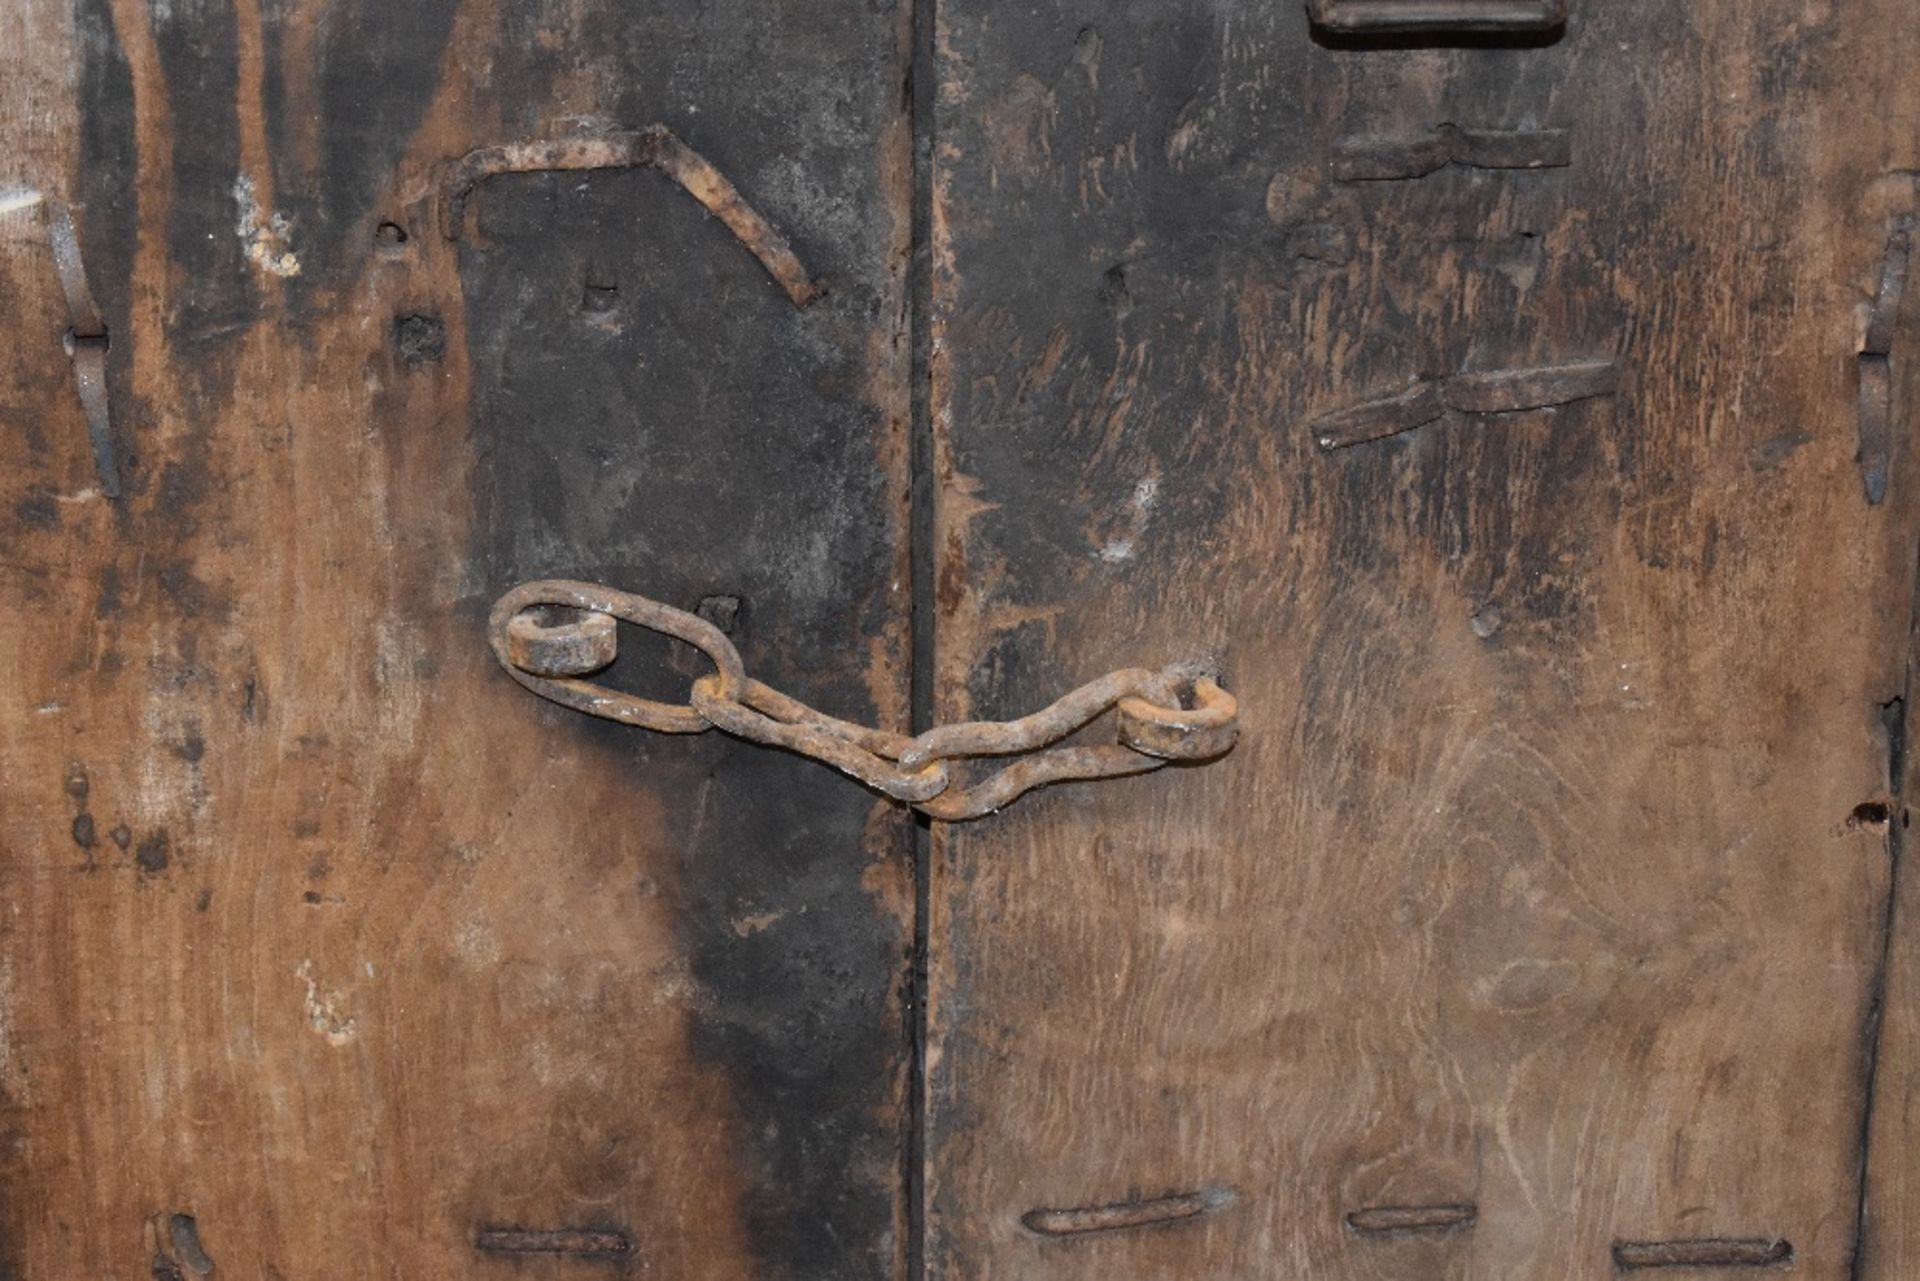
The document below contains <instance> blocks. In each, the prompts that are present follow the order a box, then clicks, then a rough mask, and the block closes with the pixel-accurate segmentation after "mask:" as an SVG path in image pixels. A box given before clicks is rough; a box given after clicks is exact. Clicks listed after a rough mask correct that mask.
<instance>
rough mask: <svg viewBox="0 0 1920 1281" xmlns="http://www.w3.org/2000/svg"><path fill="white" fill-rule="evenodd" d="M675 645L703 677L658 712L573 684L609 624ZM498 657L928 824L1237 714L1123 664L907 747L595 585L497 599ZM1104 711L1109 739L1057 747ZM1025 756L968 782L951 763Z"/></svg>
mask: <svg viewBox="0 0 1920 1281" xmlns="http://www.w3.org/2000/svg"><path fill="white" fill-rule="evenodd" d="M617 619H624V620H626V621H627V622H630V623H633V624H635V625H637V626H640V627H645V628H647V629H648V630H650V631H654V632H658V633H660V634H661V635H664V636H671V637H673V638H674V639H676V640H682V641H685V642H686V643H687V644H689V645H691V646H693V647H694V648H695V649H698V650H699V651H700V652H701V653H702V654H704V655H706V657H707V659H708V660H709V661H710V662H712V664H713V668H714V670H713V671H712V672H711V673H709V674H707V675H705V676H701V677H699V678H698V679H696V680H695V681H694V682H693V688H692V690H691V691H690V692H689V694H688V699H687V702H686V703H684V704H675V703H661V702H657V701H655V700H653V699H649V698H642V697H640V696H639V695H637V694H628V693H624V692H622V691H619V690H615V689H609V688H608V687H606V686H604V685H598V684H595V683H594V682H592V681H589V680H586V679H583V678H584V677H586V676H589V675H591V674H592V673H594V672H596V671H599V670H600V669H602V668H604V667H606V666H607V665H609V664H610V663H612V662H613V660H614V659H615V657H617V656H618V653H619V641H618V637H617V634H616V625H615V620H617ZM488 630H489V637H490V639H491V641H492V644H493V652H494V655H495V657H497V658H498V659H499V660H500V665H501V666H502V667H505V668H506V669H507V673H508V674H509V675H510V676H512V677H513V679H515V680H516V681H519V682H520V684H522V685H524V686H525V687H526V688H528V689H530V690H532V691H533V692H534V693H536V694H538V695H540V696H541V697H542V698H546V699H551V700H552V701H553V702H556V703H559V704H560V705H561V706H563V707H570V708H572V709H574V710H575V711H579V712H585V713H587V714H588V715H589V716H600V717H604V718H605V719H607V720H613V721H619V722H621V723H623V724H627V725H639V726H642V727H644V728H646V729H651V730H658V731H659V732H661V733H665V734H697V733H700V732H702V731H704V730H707V729H713V728H717V729H721V730H724V731H725V732H727V733H728V734H731V735H733V736H734V737H736V738H743V739H746V740H748V741H750V742H755V743H765V744H768V745H770V746H774V747H783V748H786V749H788V750H789V751H794V752H798V753H800V754H802V755H805V756H810V757H812V758H814V759H815V760H819V761H823V762H825V763H826V764H828V765H831V766H833V767H834V768H835V769H838V770H840V771H841V772H842V773H845V774H849V775H852V776H853V777H854V778H857V779H859V780H860V781H861V782H862V783H865V784H866V785H867V786H868V787H871V788H873V789H874V790H875V791H878V792H880V793H882V794H884V795H886V796H890V797H892V798H894V799H895V800H899V801H905V802H906V803H907V804H909V805H911V806H913V807H914V808H915V809H917V810H919V811H920V812H921V813H923V814H926V815H928V816H929V817H931V818H938V819H945V820H948V821H953V822H957V821H961V820H965V819H971V818H979V817H981V816H982V815H986V814H991V813H993V812H994V811H996V810H999V809H1001V808H1003V807H1005V806H1006V805H1008V804H1010V803H1011V802H1012V801H1014V800H1015V799H1017V798H1018V797H1020V796H1021V795H1023V794H1024V793H1026V792H1029V791H1032V790H1033V789H1034V788H1036V787H1044V786H1046V785H1047V784H1049V783H1060V782H1066V781H1069V780H1084V779H1097V778H1119V777H1122V776H1125V775H1129V774H1144V773H1147V772H1148V771H1150V770H1156V769H1160V768H1162V767H1163V766H1166V765H1169V764H1172V763H1174V762H1176V761H1185V762H1194V761H1206V760H1212V759H1214V758H1216V757H1219V756H1222V755H1224V754H1225V753H1226V752H1227V751H1228V750H1229V749H1231V748H1232V747H1233V743H1234V739H1235V737H1236V736H1237V734H1238V733H1239V704H1238V703H1237V702H1236V701H1235V699H1234V697H1233V695H1232V694H1230V693H1228V692H1227V691H1226V690H1224V689H1222V688H1220V685H1219V683H1218V682H1217V681H1216V680H1215V679H1214V678H1213V677H1212V676H1211V675H1210V674H1207V673H1205V672H1203V671H1200V670H1198V669H1196V668H1191V667H1180V666H1175V667H1169V668H1166V669H1163V670H1161V671H1157V672H1156V671H1150V670H1148V669H1145V668H1137V667H1134V668H1124V669H1122V670H1120V671H1117V672H1112V673H1109V674H1108V675H1106V676H1103V677H1101V678H1100V679H1098V680H1095V681H1089V682H1088V683H1087V684H1085V685H1082V686H1081V687H1080V688H1078V689H1076V690H1074V691H1073V692H1072V693H1070V694H1068V695H1066V696H1065V697H1063V698H1060V699H1058V700H1056V701H1054V702H1053V703H1051V704H1050V705H1048V706H1047V707H1045V708H1042V709H1041V710H1040V711H1037V712H1034V713H1032V714H1031V715H1028V716H1022V717H1020V718H1019V719H1017V720H1011V721H966V722H963V723H961V724H956V725H943V726H940V727H938V728H936V729H930V730H928V731H926V732H925V733H923V734H920V735H918V736H915V737H909V736H908V735H905V734H896V733H893V732H891V731H888V730H883V729H875V728H872V727H870V726H865V725H857V724H855V723H853V722H852V721H844V720H840V719H839V718H837V717H833V716H829V715H827V714H826V713H824V712H821V711H818V710H816V709H814V708H812V707H809V706H807V704H805V703H803V702H801V701H800V700H798V699H796V698H791V697H789V696H788V695H786V694H783V693H781V692H780V691H779V690H776V689H774V688H772V687H771V686H769V685H764V684H762V683H761V682H759V681H757V680H754V679H753V678H751V677H750V676H748V675H747V674H746V671H745V668H744V667H743V666H742V664H741V661H740V653H739V651H738V650H736V649H735V648H734V646H733V642H732V641H731V640H729V639H728V638H727V635H726V633H724V632H722V631H721V630H720V629H719V628H718V627H715V626H714V625H713V624H712V623H710V622H708V621H707V620H706V619H704V618H701V617H700V616H699V615H698V614H690V613H688V612H686V611H685V610H680V609H675V608H673V607H672V606H671V605H664V604H662V603H660V602H659V601H656V600H650V599H648V598H647V597H645V596H636V595H634V594H632V593H630V592H621V591H615V590H614V589H613V588H611V587H602V586H598V585H596V584H593V583H577V582H569V581H566V580H559V579H555V580H547V581H543V582H534V583H523V584H521V585H520V586H518V587H516V588H514V589H513V590H512V591H510V592H508V593H507V594H506V595H504V596H502V597H501V598H500V599H499V600H498V601H497V602H495V603H494V607H493V614H492V617H491V619H490V620H489V624H488ZM1108 711H1113V712H1114V713H1115V720H1116V737H1117V738H1118V740H1119V741H1118V742H1117V743H1113V744H1091V745H1079V744H1076V745H1070V746H1063V745H1060V740H1061V739H1063V738H1066V737H1067V736H1068V735H1070V734H1072V733H1074V732H1075V731H1077V730H1079V729H1081V728H1083V727H1085V726H1086V725H1088V724H1090V723H1091V722H1093V721H1095V720H1097V719H1099V718H1100V717H1101V716H1103V715H1105V714H1106V713H1107V712H1108ZM994 756H1022V757H1023V759H1021V760H1018V761H1015V762H1013V763H1012V764H1010V765H1007V766H1005V767H1004V768H1002V769H1000V770H998V771H996V772H994V773H992V774H989V775H988V776H987V777H985V778H983V779H981V780H979V781H978V782H976V783H973V784H972V785H970V786H956V785H955V780H954V777H953V774H952V772H951V770H950V769H949V766H948V762H950V761H953V760H957V759H962V758H967V757H994Z"/></svg>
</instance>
